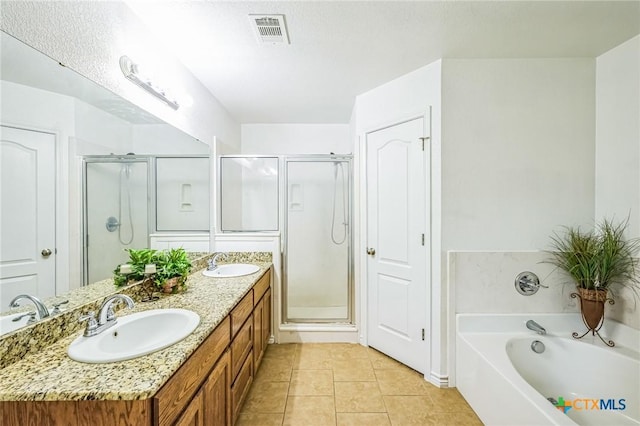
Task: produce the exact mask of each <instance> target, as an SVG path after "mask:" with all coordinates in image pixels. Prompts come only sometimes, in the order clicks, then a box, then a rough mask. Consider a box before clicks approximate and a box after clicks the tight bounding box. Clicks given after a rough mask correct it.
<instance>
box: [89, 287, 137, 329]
mask: <svg viewBox="0 0 640 426" xmlns="http://www.w3.org/2000/svg"><path fill="white" fill-rule="evenodd" d="M118 300H123V301H124V302H125V303H126V304H127V307H128V308H129V309H131V308H133V307H134V306H135V303H134V301H133V299H132V298H130V297H129V296H127V295H124V294H114V295H113V296H109V297H107V298H106V299H105V300H104V302H102V306H100V310H99V311H98V319H97V320H96V317H95V312H93V311H91V312H89V313H87V315H84V316H81V317H80V318H79V320H80V321H87V327H86V328H85V330H84V336H85V337H91V336H95V335H96V334H100V333H102V332H103V331H105V330H106V329H107V328H109V327H111V326H113V325H115V324H116V322H117V321H118V319H117V318H116V313H115V312H114V310H113V304H114V303H115V302H116V301H118Z"/></svg>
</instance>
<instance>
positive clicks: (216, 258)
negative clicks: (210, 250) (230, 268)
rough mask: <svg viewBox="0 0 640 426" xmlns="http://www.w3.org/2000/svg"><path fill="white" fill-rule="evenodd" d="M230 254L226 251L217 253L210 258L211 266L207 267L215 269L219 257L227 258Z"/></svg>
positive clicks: (211, 269)
mask: <svg viewBox="0 0 640 426" xmlns="http://www.w3.org/2000/svg"><path fill="white" fill-rule="evenodd" d="M228 256H229V255H228V254H227V253H224V252H220V253H216V254H215V255H214V256H213V258H211V259H209V267H208V268H207V270H208V271H213V270H215V269H216V268H217V267H218V258H220V257H222V258H223V259H226V258H227V257H228Z"/></svg>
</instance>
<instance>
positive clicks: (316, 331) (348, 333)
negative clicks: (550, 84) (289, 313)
mask: <svg viewBox="0 0 640 426" xmlns="http://www.w3.org/2000/svg"><path fill="white" fill-rule="evenodd" d="M278 342H279V343H358V328H357V327H356V326H354V325H352V324H345V325H335V324H332V325H324V324H281V325H280V327H279V340H278Z"/></svg>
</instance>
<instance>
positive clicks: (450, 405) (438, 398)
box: [427, 384, 471, 413]
mask: <svg viewBox="0 0 640 426" xmlns="http://www.w3.org/2000/svg"><path fill="white" fill-rule="evenodd" d="M427 392H428V395H429V396H430V397H431V400H432V401H433V410H434V411H438V412H445V413H451V412H456V411H460V410H461V409H463V408H466V409H471V407H469V404H468V403H467V401H465V399H464V398H463V397H462V395H460V392H458V390H457V389H439V388H437V387H435V386H431V385H430V384H427Z"/></svg>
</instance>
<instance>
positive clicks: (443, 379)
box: [425, 371, 451, 388]
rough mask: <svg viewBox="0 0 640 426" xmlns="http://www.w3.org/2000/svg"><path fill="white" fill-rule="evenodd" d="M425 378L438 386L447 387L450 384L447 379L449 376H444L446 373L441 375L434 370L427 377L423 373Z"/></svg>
mask: <svg viewBox="0 0 640 426" xmlns="http://www.w3.org/2000/svg"><path fill="white" fill-rule="evenodd" d="M425 380H427V381H428V382H429V383H431V384H432V385H434V386H437V387H439V388H448V387H450V386H451V383H450V381H449V376H446V375H444V376H441V375H439V374H438V373H436V372H434V371H432V372H431V374H430V375H429V378H428V379H427V376H426V375H425Z"/></svg>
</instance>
